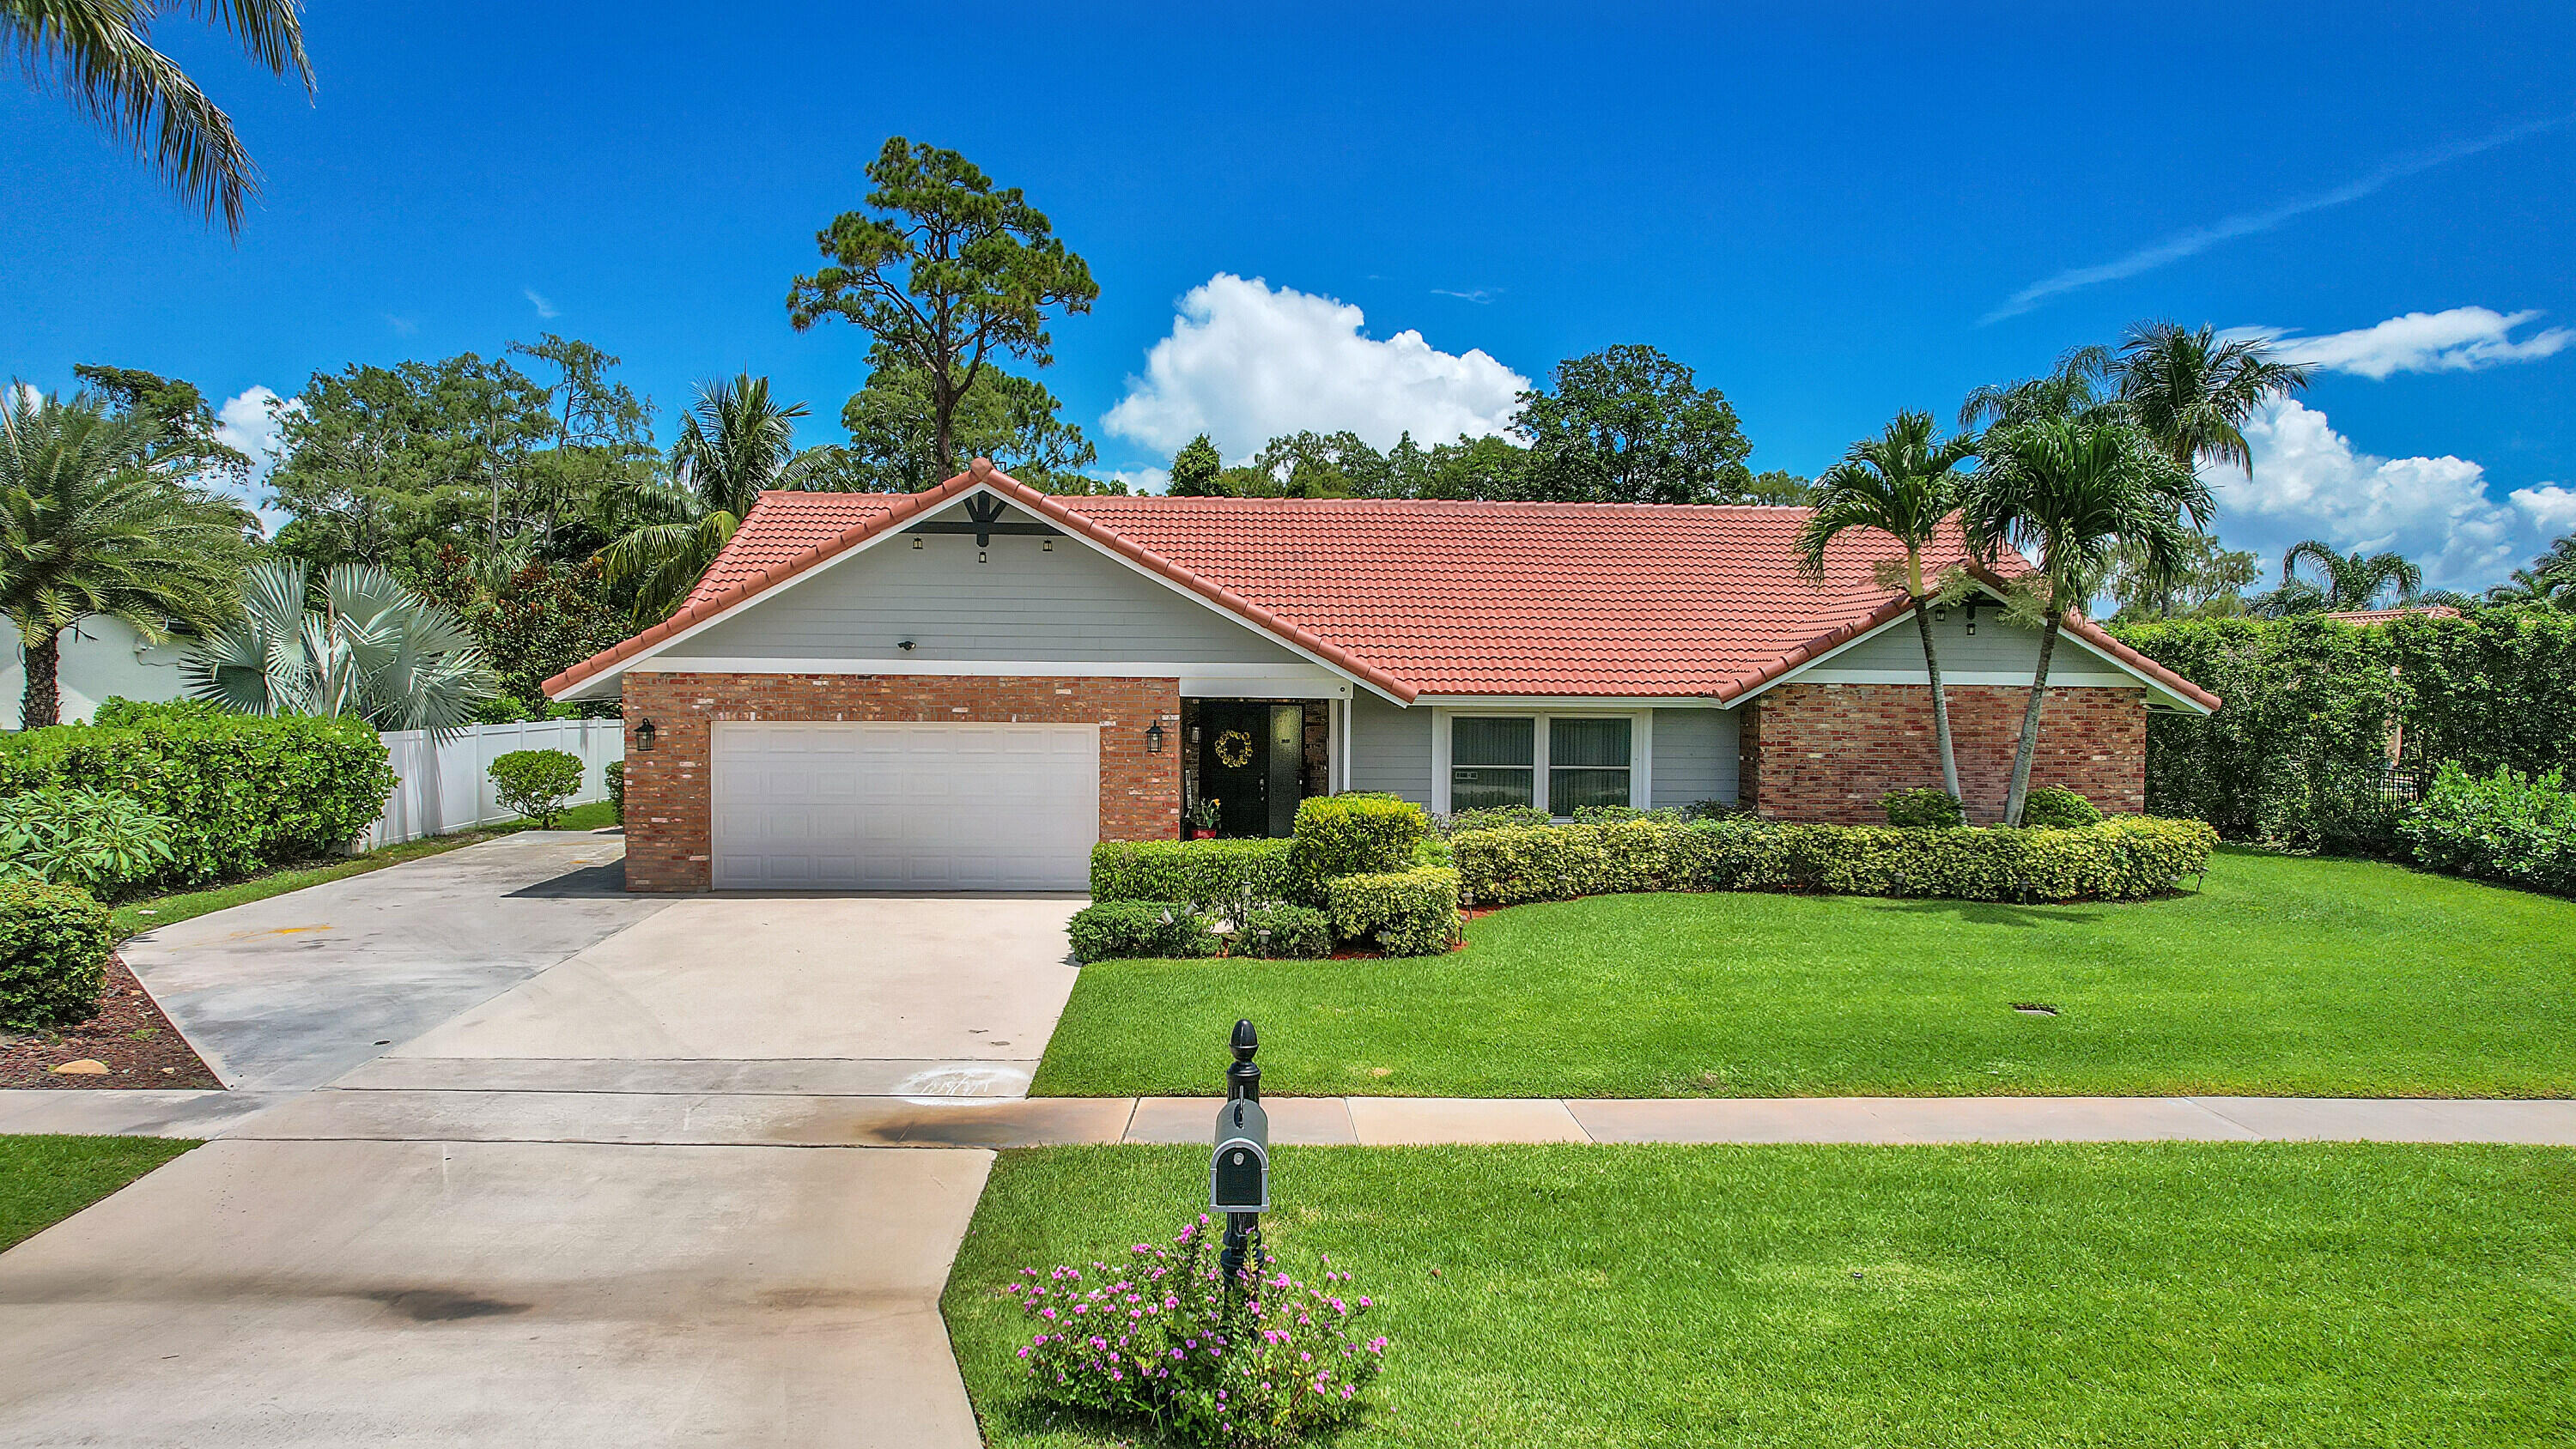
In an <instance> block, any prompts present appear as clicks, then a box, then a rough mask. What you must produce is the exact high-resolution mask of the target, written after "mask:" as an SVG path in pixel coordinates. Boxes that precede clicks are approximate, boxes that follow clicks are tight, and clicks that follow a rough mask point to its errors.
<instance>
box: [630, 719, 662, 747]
mask: <svg viewBox="0 0 2576 1449" xmlns="http://www.w3.org/2000/svg"><path fill="white" fill-rule="evenodd" d="M656 733H657V731H656V730H655V729H654V728H653V722H652V721H651V720H649V719H644V720H637V721H636V722H635V752H636V753H637V754H639V755H649V754H651V753H653V736H654V735H655V734H656Z"/></svg>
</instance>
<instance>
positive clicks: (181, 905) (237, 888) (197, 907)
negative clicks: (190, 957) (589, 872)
mask: <svg viewBox="0 0 2576 1449" xmlns="http://www.w3.org/2000/svg"><path fill="white" fill-rule="evenodd" d="M616 823H617V812H616V810H615V809H614V808H613V807H611V806H610V805H609V803H608V802H607V801H605V800H595V801H593V802H591V803H590V804H588V805H575V806H574V807H572V808H571V809H569V810H567V811H565V812H564V813H563V814H562V815H560V816H557V817H556V819H555V828H556V829H557V830H597V829H599V828H601V827H602V826H607V825H614V824H616ZM535 826H536V822H535V821H533V820H513V821H510V822H508V823H506V824H502V825H487V826H484V827H483V828H481V829H479V830H460V831H457V832H456V833H454V834H452V835H431V836H426V837H424V838H422V839H419V840H407V841H404V842H403V843H402V844H400V845H388V846H386V847H385V848H384V849H382V850H371V851H368V852H367V853H366V854H364V855H353V856H349V857H347V858H346V859H342V860H326V861H322V862H319V863H317V864H312V865H298V866H288V867H286V868H284V869H281V870H273V871H270V872H268V873H267V874H266V875H255V876H252V877H251V878H250V879H248V880H240V881H234V882H233V883H232V884H230V885H221V886H212V887H209V888H207V889H205V890H195V891H176V892H173V893H171V894H169V895H166V896H144V897H141V898H139V899H136V900H131V901H127V902H126V903H125V904H123V905H120V906H118V907H116V909H115V912H114V915H115V919H116V935H117V939H119V940H123V939H124V938H125V937H127V936H131V935H134V934H135V933H137V932H140V931H148V930H151V929H152V928H153V927H155V926H167V925H171V924H173V923H175V922H179V921H184V920H187V919H189V918H190V917H192V916H202V915H205V914H207V913H209V912H212V911H220V910H224V909H226V908H228V907H231V906H246V905H248V904H250V903H251V902H252V901H264V900H267V899H268V898H269V897H270V896H282V895H284V894H286V893H287V892H288V891H300V890H302V889H304V888H305V887H306V886H317V885H320V884H322V883H323V882H324V881H334V880H339V879H341V878H342V877H344V876H352V875H364V874H366V873H367V872H368V871H371V870H382V869H384V868H385V867H386V866H389V865H400V864H402V863H403V862H404V861H406V860H418V859H420V858H421V857H422V856H425V855H443V854H445V853H447V852H448V851H451V850H460V849H462V848H464V847H466V846H468V845H480V844H482V843H483V842H484V841H487V840H492V839H496V838H498V837H500V836H504V835H515V834H517V833H518V832H520V831H522V830H530V829H534V828H535Z"/></svg>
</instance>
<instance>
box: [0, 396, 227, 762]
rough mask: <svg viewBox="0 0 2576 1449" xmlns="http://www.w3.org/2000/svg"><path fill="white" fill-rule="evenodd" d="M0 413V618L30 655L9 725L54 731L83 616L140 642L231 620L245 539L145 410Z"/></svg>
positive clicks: (52, 406) (49, 407)
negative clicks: (15, 717) (66, 645)
mask: <svg viewBox="0 0 2576 1449" xmlns="http://www.w3.org/2000/svg"><path fill="white" fill-rule="evenodd" d="M10 392H11V394H12V396H11V398H10V400H9V405H8V409H7V411H6V412H5V413H0V613H6V614H7V615H8V616H9V620H10V622H11V623H13V624H16V625H17V626H18V642H19V644H20V645H21V646H22V647H23V648H24V649H25V651H26V658H27V681H26V693H25V695H24V696H23V701H22V703H21V705H20V711H19V723H20V724H21V726H23V727H24V728H27V729H39V728H42V727H43V726H46V725H50V724H58V723H60V722H61V720H62V691H61V688H60V684H59V677H60V667H61V661H62V633H63V630H65V629H67V628H70V627H71V626H72V625H73V624H74V623H75V622H77V621H78V620H79V619H80V618H81V617H82V616H83V615H86V614H104V615H106V616H108V617H109V618H112V619H118V620H121V621H123V622H124V623H125V624H126V625H128V626H129V627H131V628H132V629H133V630H134V632H135V633H137V634H139V635H141V636H143V638H145V639H146V640H152V641H158V640H162V639H167V638H168V637H170V630H171V627H172V626H173V625H186V626H189V627H192V628H205V627H209V626H212V625H215V624H218V623H221V622H222V621H223V620H225V619H227V618H229V617H231V615H232V613H233V611H234V609H235V608H236V601H237V600H238V598H239V574H238V570H239V569H240V567H241V561H242V559H243V558H244V557H245V556H247V554H248V552H249V544H248V543H247V541H246V538H245V535H246V532H247V530H248V529H249V528H250V527H251V526H252V524H253V520H252V519H251V518H250V516H249V515H248V514H246V513H244V512H243V511H242V510H241V509H240V508H239V507H237V506H235V505H233V504H232V503H230V502H229V501H227V500H224V499H221V498H218V497H216V496H215V495H213V494H211V493H207V492H205V491H203V490H201V489H198V488H194V487H191V486H190V485H188V484H187V483H185V482H182V481H181V479H180V471H181V470H182V469H184V468H186V467H189V466H192V464H191V462H190V460H189V459H187V458H185V457H182V456H180V455H179V454H177V453H171V454H168V455H165V457H164V458H163V459H162V460H161V461H159V462H157V463H156V462H149V461H146V460H147V459H148V458H150V456H151V453H152V448H153V445H154V444H155V443H157V442H159V441H161V438H162V431H161V424H160V422H159V421H158V420H157V419H156V418H154V417H153V416H152V415H151V414H150V413H149V412H147V411H145V410H143V409H140V408H138V409H134V410H132V411H130V412H127V413H124V414H121V415H120V414H116V413H112V412H109V411H108V410H106V409H105V408H104V407H102V406H101V405H100V404H99V402H98V401H97V400H96V399H94V398H90V397H86V396H82V397H75V398H74V399H72V401H70V402H68V403H65V402H61V401H59V400H57V399H55V398H53V397H51V396H41V397H40V396H38V395H37V394H36V393H35V392H34V390H33V389H30V388H26V387H22V386H13V387H11V389H10Z"/></svg>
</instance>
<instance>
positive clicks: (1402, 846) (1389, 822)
mask: <svg viewBox="0 0 2576 1449" xmlns="http://www.w3.org/2000/svg"><path fill="white" fill-rule="evenodd" d="M1430 833H1431V822H1430V819H1429V818H1428V817H1427V816H1425V815H1424V814H1423V813H1422V807H1421V806H1419V805H1416V804H1414V803H1413V802H1411V801H1409V800H1403V799H1399V798H1397V797H1396V796H1393V795H1375V794H1371V795H1316V796H1310V797H1309V798H1307V799H1306V800H1303V801H1301V802H1299V804H1298V806H1297V831H1296V836H1295V838H1294V841H1293V845H1292V848H1291V850H1290V859H1291V860H1293V861H1294V862H1295V865H1296V869H1297V872H1298V873H1299V874H1300V875H1301V876H1303V877H1304V878H1305V879H1307V880H1318V881H1320V880H1330V879H1331V878H1333V877H1334V876H1337V875H1369V874H1375V873H1377V872H1381V871H1392V870H1402V869H1403V868H1404V867H1405V864H1406V863H1407V862H1408V861H1410V860H1412V859H1413V846H1414V843H1415V842H1416V841H1419V840H1421V839H1422V838H1423V837H1424V836H1426V835H1428V834H1430Z"/></svg>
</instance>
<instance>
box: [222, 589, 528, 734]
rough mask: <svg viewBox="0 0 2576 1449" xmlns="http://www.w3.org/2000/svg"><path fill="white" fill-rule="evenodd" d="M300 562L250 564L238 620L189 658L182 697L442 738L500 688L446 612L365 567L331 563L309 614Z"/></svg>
mask: <svg viewBox="0 0 2576 1449" xmlns="http://www.w3.org/2000/svg"><path fill="white" fill-rule="evenodd" d="M311 589H312V576H311V575H310V573H308V572H307V570H306V569H305V567H304V565H302V564H300V563H290V562H269V563H261V564H254V565H252V567H251V569H250V572H249V574H248V576H247V577H246V578H245V579H244V581H243V586H242V605H243V614H244V617H243V619H242V621H241V622H240V623H239V624H237V625H235V626H233V627H232V628H230V629H227V630H224V631H222V632H220V633H217V634H213V635H210V636H209V637H207V638H206V639H204V640H202V641H200V642H199V643H198V644H196V645H195V646H194V647H193V648H191V649H190V650H189V651H188V657H187V658H186V659H185V660H184V661H182V663H181V665H180V669H181V672H182V674H183V675H184V676H185V677H186V678H187V680H188V687H189V692H190V693H191V694H193V695H194V696H196V697H197V698H199V699H207V700H212V701H214V702H215V703H217V704H220V705H222V706H223V707H224V708H226V709H229V710H231V711H233V712H234V713H236V714H255V715H290V714H300V715H319V716H323V717H326V718H328V717H334V716H341V715H350V716H355V717H358V718H361V719H364V720H365V721H366V722H367V723H369V724H371V725H374V726H375V727H376V728H377V729H380V730H428V731H431V732H432V733H433V734H437V735H440V736H447V735H451V734H453V733H454V732H455V731H457V730H460V729H462V728H464V727H465V726H466V725H467V724H469V723H471V722H472V720H473V716H474V708H475V705H476V704H477V703H479V702H480V701H482V700H485V699H489V698H491V697H492V695H493V694H494V693H496V692H497V690H498V683H497V681H496V680H495V679H494V678H493V676H492V671H491V668H490V666H489V665H487V664H486V663H485V662H484V659H483V651H482V649H481V648H480V647H479V646H477V645H476V644H475V642H474V636H473V635H472V634H470V633H468V632H467V631H466V628H465V626H464V624H462V623H461V622H459V621H458V619H457V617H456V615H455V613H454V612H453V611H451V610H449V609H448V608H447V607H446V606H444V605H441V604H437V603H434V602H432V601H430V600H428V599H425V598H422V597H421V596H420V595H418V594H416V593H413V592H412V591H411V590H410V589H407V588H404V587H403V586H402V585H401V584H400V583H397V582H396V581H395V580H394V577H393V575H391V574H389V573H386V572H385V571H384V570H383V569H380V568H376V567H374V566H373V565H369V564H341V565H338V566H337V567H335V568H333V569H332V570H331V572H330V573H329V574H328V575H326V576H325V577H324V579H323V581H322V590H321V600H320V602H321V607H320V608H318V609H314V608H308V607H307V606H306V605H307V601H308V596H309V595H310V593H311Z"/></svg>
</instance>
